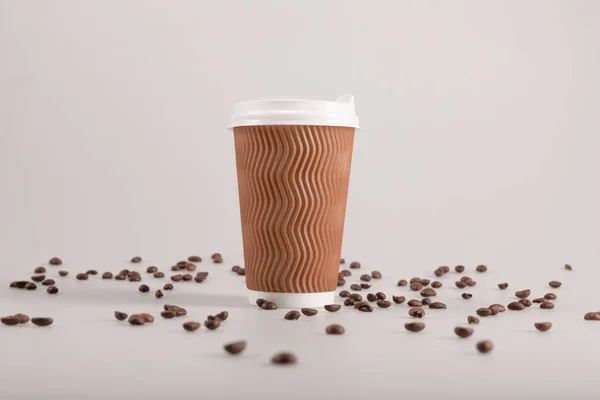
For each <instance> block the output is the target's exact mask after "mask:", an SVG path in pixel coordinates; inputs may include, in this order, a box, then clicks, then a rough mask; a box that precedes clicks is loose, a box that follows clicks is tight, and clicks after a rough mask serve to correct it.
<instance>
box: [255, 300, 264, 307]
mask: <svg viewBox="0 0 600 400" xmlns="http://www.w3.org/2000/svg"><path fill="white" fill-rule="evenodd" d="M265 301H266V300H265V299H256V305H257V306H259V307H261V306H262V305H263V303H264V302H265Z"/></svg>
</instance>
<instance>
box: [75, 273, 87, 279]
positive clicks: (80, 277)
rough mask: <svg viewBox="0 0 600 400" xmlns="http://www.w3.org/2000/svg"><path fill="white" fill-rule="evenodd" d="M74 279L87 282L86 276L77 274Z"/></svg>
mask: <svg viewBox="0 0 600 400" xmlns="http://www.w3.org/2000/svg"><path fill="white" fill-rule="evenodd" d="M75 278H76V279H77V280H80V281H87V278H88V275H87V274H77V275H75Z"/></svg>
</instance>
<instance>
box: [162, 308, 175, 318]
mask: <svg viewBox="0 0 600 400" xmlns="http://www.w3.org/2000/svg"><path fill="white" fill-rule="evenodd" d="M160 316H161V317H163V318H166V319H171V318H175V317H176V316H177V313H176V312H175V311H171V310H168V311H162V312H161V313H160Z"/></svg>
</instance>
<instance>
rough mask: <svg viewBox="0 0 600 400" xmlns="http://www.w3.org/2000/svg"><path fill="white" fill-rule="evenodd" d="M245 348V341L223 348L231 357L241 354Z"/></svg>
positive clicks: (229, 344)
mask: <svg viewBox="0 0 600 400" xmlns="http://www.w3.org/2000/svg"><path fill="white" fill-rule="evenodd" d="M245 348H246V342H245V341H243V340H238V341H237V342H232V343H228V344H226V345H225V346H223V349H225V351H226V352H228V353H229V354H231V355H236V354H240V353H241V352H242V351H244V349H245Z"/></svg>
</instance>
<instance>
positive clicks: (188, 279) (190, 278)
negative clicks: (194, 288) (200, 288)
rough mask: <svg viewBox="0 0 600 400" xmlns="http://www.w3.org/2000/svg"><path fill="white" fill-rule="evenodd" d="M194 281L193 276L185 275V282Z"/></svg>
mask: <svg viewBox="0 0 600 400" xmlns="http://www.w3.org/2000/svg"><path fill="white" fill-rule="evenodd" d="M192 279H194V277H193V276H192V275H190V274H185V275H183V280H184V281H186V282H187V281H191V280H192Z"/></svg>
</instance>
